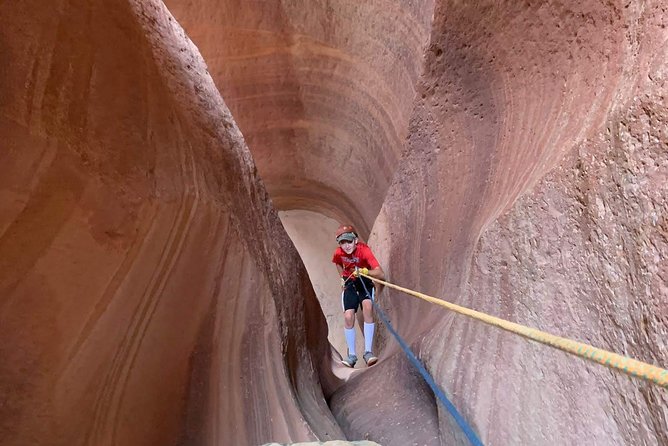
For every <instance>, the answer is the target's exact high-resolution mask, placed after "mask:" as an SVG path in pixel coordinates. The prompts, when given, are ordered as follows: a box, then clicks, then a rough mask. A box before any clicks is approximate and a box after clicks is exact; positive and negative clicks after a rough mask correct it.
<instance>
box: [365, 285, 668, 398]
mask: <svg viewBox="0 0 668 446" xmlns="http://www.w3.org/2000/svg"><path fill="white" fill-rule="evenodd" d="M360 275H362V276H364V277H366V278H368V279H371V280H373V281H374V282H378V283H380V284H383V285H385V286H387V287H389V288H393V289H395V290H399V291H402V292H404V293H406V294H409V295H411V296H415V297H418V298H420V299H423V300H426V301H427V302H431V303H433V304H436V305H440V306H442V307H445V308H447V309H449V310H452V311H456V312H457V313H460V314H464V315H466V316H470V317H472V318H474V319H478V320H480V321H483V322H485V323H487V324H490V325H495V326H497V327H500V328H503V329H504V330H507V331H510V332H513V333H516V334H519V335H521V336H524V337H525V338H529V339H532V340H534V341H538V342H541V343H543V344H547V345H551V346H552V347H556V348H558V349H561V350H563V351H565V352H568V353H571V354H574V355H577V356H580V357H581V358H585V359H589V360H591V361H595V362H598V363H599V364H603V365H605V366H608V367H610V368H613V369H617V370H619V371H622V372H624V373H626V374H627V375H631V376H636V377H638V378H642V379H644V380H647V381H650V382H653V383H655V384H658V385H660V386H661V387H664V388H668V370H665V369H662V368H660V367H656V366H653V365H650V364H647V363H645V362H641V361H636V360H635V359H632V358H628V357H626V356H621V355H618V354H616V353H612V352H609V351H606V350H602V349H600V348H596V347H592V346H591V345H587V344H583V343H581V342H577V341H573V340H570V339H566V338H561V337H559V336H554V335H551V334H549V333H545V332H544V331H540V330H536V329H535V328H530V327H526V326H524V325H520V324H516V323H514V322H509V321H506V320H504V319H499V318H498V317H494V316H490V315H488V314H485V313H481V312H479V311H475V310H471V309H469V308H466V307H461V306H459V305H455V304H453V303H450V302H447V301H444V300H440V299H437V298H435V297H432V296H427V295H426V294H422V293H418V292H417V291H413V290H409V289H408V288H403V287H400V286H398V285H394V284H392V283H389V282H385V281H384V280H380V279H376V278H374V277H371V276H368V275H366V274H360Z"/></svg>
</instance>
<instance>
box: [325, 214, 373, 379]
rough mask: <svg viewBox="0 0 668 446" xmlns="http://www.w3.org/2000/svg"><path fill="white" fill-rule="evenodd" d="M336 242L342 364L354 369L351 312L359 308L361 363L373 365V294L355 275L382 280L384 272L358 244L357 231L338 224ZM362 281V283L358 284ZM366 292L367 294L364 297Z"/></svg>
mask: <svg viewBox="0 0 668 446" xmlns="http://www.w3.org/2000/svg"><path fill="white" fill-rule="evenodd" d="M336 242H337V243H338V244H339V247H338V248H336V251H334V256H333V257H332V262H333V263H334V264H336V268H337V269H338V270H339V276H340V277H341V287H342V289H343V292H342V293H341V300H342V304H343V318H344V323H345V326H344V332H345V335H346V343H347V344H348V357H347V358H346V359H344V360H343V361H342V363H343V365H345V366H347V367H351V368H352V367H355V363H356V362H357V354H356V352H355V313H357V309H358V308H359V306H360V305H361V306H362V314H363V315H364V356H363V358H364V361H365V362H366V364H367V365H368V366H372V365H374V364H375V363H376V362H377V361H378V358H377V357H376V355H374V354H373V352H372V351H371V347H372V345H373V334H374V330H375V326H376V324H374V322H373V304H372V303H371V298H370V296H369V294H370V295H371V296H373V295H374V294H373V293H374V292H375V287H374V284H373V281H372V280H371V279H368V278H366V277H361V276H359V275H358V274H357V272H358V271H359V272H361V273H362V274H366V275H368V276H371V277H374V278H376V279H380V280H385V273H384V272H383V269H382V268H381V267H380V264H379V263H378V260H376V257H375V256H374V255H373V252H371V248H369V245H367V244H366V243H363V242H361V241H359V238H358V237H357V231H355V228H353V227H352V226H351V225H341V226H339V229H338V230H337V231H336ZM362 282H364V284H362ZM365 286H366V290H368V292H369V294H367V292H366V290H365V289H364V287H365Z"/></svg>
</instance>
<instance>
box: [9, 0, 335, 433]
mask: <svg viewBox="0 0 668 446" xmlns="http://www.w3.org/2000/svg"><path fill="white" fill-rule="evenodd" d="M0 54H1V55H2V57H1V59H2V61H3V67H2V70H1V71H0V75H1V80H0V98H1V99H0V134H1V135H2V138H1V139H2V151H1V153H0V156H1V157H2V159H1V161H0V198H1V200H0V204H1V208H0V271H1V273H0V357H2V361H1V362H0V401H2V404H1V405H0V443H2V444H6V445H23V444H49V445H56V444H58V445H73V444H91V445H92V444H95V445H105V444H124V445H134V444H136V445H148V444H174V443H180V444H223V443H225V444H231V443H233V444H258V443H262V442H266V441H271V440H278V441H295V440H308V439H313V438H315V437H316V436H318V437H320V438H331V437H341V434H340V433H339V431H338V428H337V427H336V425H335V424H334V422H333V418H332V417H331V415H330V414H329V412H328V410H327V408H326V405H325V403H324V399H323V395H322V392H321V388H320V382H319V378H318V375H317V373H316V372H315V370H314V366H313V363H312V360H311V355H312V354H313V355H315V356H316V358H317V359H316V360H317V362H318V363H324V364H327V358H326V357H325V353H326V352H328V349H327V348H326V346H325V345H320V344H317V343H315V342H313V341H311V340H307V339H306V338H305V330H309V331H310V333H311V334H312V336H313V337H314V338H315V339H317V338H318V337H322V338H326V332H325V329H326V326H325V321H324V318H323V317H322V314H321V313H320V310H319V307H317V305H316V303H315V299H314V296H313V291H312V288H311V287H310V283H309V281H308V278H307V277H306V274H305V271H304V268H303V266H302V265H301V262H299V261H298V256H297V253H296V251H295V250H294V248H293V246H292V244H291V243H290V241H289V239H288V238H287V236H286V234H285V233H284V231H283V230H282V226H281V224H280V221H279V220H278V217H277V215H276V212H275V211H274V210H273V208H272V207H271V206H270V204H269V200H268V196H267V195H266V192H265V190H264V187H263V185H262V183H261V181H260V180H259V178H258V177H257V174H256V171H255V169H254V165H253V162H252V159H251V157H250V154H249V152H248V150H247V148H246V146H245V143H244V140H243V138H242V136H241V134H240V132H239V130H238V129H237V127H236V125H235V123H234V121H233V120H232V118H231V115H230V113H229V111H228V110H227V108H226V106H225V104H224V103H223V102H222V100H221V98H220V96H219V94H218V92H217V90H216V88H215V87H214V85H213V82H212V80H211V78H210V77H209V76H208V74H207V72H206V69H205V66H204V64H203V61H202V60H201V58H200V57H199V54H198V52H197V50H196V48H195V47H194V46H193V45H192V43H191V42H190V41H189V40H188V39H187V38H186V37H185V35H184V33H183V31H182V30H181V29H180V27H179V26H178V25H176V21H175V20H174V19H173V18H172V17H171V16H169V14H168V13H167V11H166V9H165V8H164V6H163V5H162V4H161V3H159V2H156V1H145V2H135V1H120V0H118V1H112V2H101V1H92V2H91V1H75V0H71V1H65V0H62V1H58V2H54V3H53V4H52V5H50V6H49V7H48V8H46V7H45V4H44V2H40V1H23V2H18V3H17V2H10V3H7V2H4V3H2V4H0ZM277 253H280V256H278V255H277ZM296 296H299V298H298V299H296V298H295V297H296ZM324 378H325V379H327V377H324Z"/></svg>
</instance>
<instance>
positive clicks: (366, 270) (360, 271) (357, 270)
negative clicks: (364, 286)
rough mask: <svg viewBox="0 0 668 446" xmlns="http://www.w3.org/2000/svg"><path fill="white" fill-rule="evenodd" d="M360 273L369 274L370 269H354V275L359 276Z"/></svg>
mask: <svg viewBox="0 0 668 446" xmlns="http://www.w3.org/2000/svg"><path fill="white" fill-rule="evenodd" d="M360 274H364V275H368V274H369V269H368V268H358V269H355V271H353V275H354V276H355V277H358V276H359V275H360Z"/></svg>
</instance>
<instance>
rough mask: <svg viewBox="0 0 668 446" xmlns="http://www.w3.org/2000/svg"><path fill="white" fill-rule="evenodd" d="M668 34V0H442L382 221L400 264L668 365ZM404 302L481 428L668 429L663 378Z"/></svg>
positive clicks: (466, 297) (489, 307)
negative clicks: (654, 380) (621, 371)
mask: <svg viewBox="0 0 668 446" xmlns="http://www.w3.org/2000/svg"><path fill="white" fill-rule="evenodd" d="M666 38H667V33H666V14H665V10H664V7H663V6H662V4H661V2H642V3H630V4H627V5H622V4H620V3H615V4H607V5H602V4H596V3H585V4H579V3H576V2H569V3H563V2H561V3H556V2H555V3H551V2H541V3H535V4H533V3H532V4H527V3H517V2H507V3H501V4H499V3H492V2H484V1H483V2H475V3H466V4H463V3H459V2H447V1H444V2H440V3H438V4H437V7H436V13H435V20H434V27H433V30H432V39H431V48H430V54H428V58H427V64H426V68H425V74H424V77H423V80H422V86H421V87H420V89H419V91H421V92H422V93H421V95H422V100H418V102H417V105H416V109H415V114H414V116H413V118H412V121H411V130H410V137H409V144H408V150H407V152H406V154H405V157H404V161H405V163H404V162H402V164H401V165H402V167H403V170H402V171H399V172H398V173H397V174H396V176H395V180H394V182H393V184H392V186H391V187H390V191H389V192H388V197H387V199H386V201H385V204H384V206H383V209H382V211H381V214H380V217H379V219H378V220H377V222H376V226H375V227H374V233H375V237H372V242H375V243H376V244H377V245H379V246H382V247H383V248H382V250H383V253H382V257H383V259H384V260H385V261H386V262H387V263H389V264H390V265H391V266H390V267H389V270H390V271H391V277H392V279H393V280H394V281H395V282H397V283H399V284H403V285H406V286H409V287H412V288H416V289H419V290H421V291H423V292H426V293H429V294H432V295H438V296H443V297H444V298H446V299H449V300H452V301H456V302H458V303H460V304H463V305H466V306H469V307H473V308H475V309H479V310H481V311H486V312H489V313H491V314H494V315H498V316H501V317H504V318H507V319H510V320H513V321H516V322H519V323H524V324H527V325H530V326H536V327H538V328H543V329H546V330H547V331H551V332H553V333H556V334H560V335H564V336H567V337H572V338H575V339H581V340H583V341H585V342H591V343H593V344H594V345H597V346H601V347H603V348H607V349H611V350H613V351H617V352H620V353H622V354H628V355H630V356H634V357H637V358H639V359H641V360H645V361H648V362H651V363H655V364H659V365H664V366H665V364H666V363H668V361H667V360H668V358H667V357H666V348H665V340H664V337H665V336H664V333H665V332H666V330H667V327H666V317H665V311H664V308H665V306H666V303H667V302H668V295H667V292H666V261H665V255H666V233H665V228H664V226H665V216H666V214H667V210H668V209H667V208H666V181H665V179H666V172H667V171H666V167H667V166H666V163H665V159H666V153H667V149H666V136H665V129H666V108H665V97H666V93H667V92H668V90H667V85H666V82H665V76H666V63H665V60H666V53H665V51H666V50H665V48H666V46H665V42H666ZM565 154H567V157H566V158H565V159H564V160H563V161H562V160H561V158H562V157H563V156H564V155H565ZM546 172H550V174H549V176H548V177H546V178H544V179H542V180H540V179H541V177H543V176H544V175H545V174H546ZM520 195H524V198H522V199H521V200H520V201H519V202H517V203H516V204H513V202H514V200H516V199H517V197H518V196H520ZM499 216H501V218H499ZM497 219H498V221H497ZM481 235H482V238H480V236H481ZM406 259H409V260H406ZM389 300H390V302H389V303H387V304H386V305H387V306H388V309H389V310H390V313H391V314H392V315H393V316H394V322H395V323H396V325H398V326H399V329H400V331H402V332H404V333H413V336H412V337H410V338H411V339H413V340H414V341H415V347H416V349H418V350H419V351H420V352H421V353H422V358H423V359H425V360H426V362H427V364H428V367H429V368H430V370H432V371H433V372H434V373H435V375H436V376H438V377H439V378H438V379H439V381H440V383H441V384H442V386H443V388H445V389H446V390H448V391H449V392H450V394H451V395H452V396H453V401H454V402H455V404H456V405H457V406H458V407H459V408H460V409H461V410H462V411H463V413H464V415H465V416H466V417H467V418H468V419H469V420H470V422H471V423H472V424H473V425H474V426H475V428H476V429H477V430H478V432H480V434H481V437H482V439H483V441H484V442H485V444H499V445H500V444H554V443H559V444H581V443H582V438H585V437H586V438H587V443H588V444H611V443H614V444H663V443H665V442H666V439H665V432H666V431H667V429H666V427H667V426H666V412H665V408H664V407H665V395H664V393H662V392H663V391H662V390H659V389H657V388H656V387H654V386H652V385H649V384H646V383H643V382H640V381H638V380H633V379H630V378H627V377H625V376H620V375H618V374H617V373H612V372H610V371H608V370H606V369H604V368H601V367H600V366H595V365H591V364H588V363H586V362H584V361H582V360H580V359H575V358H571V357H568V356H566V355H565V354H563V353H560V352H557V351H553V350H551V349H550V348H548V347H543V346H537V345H534V344H531V343H529V342H528V341H526V340H523V339H522V338H518V337H516V336H514V335H510V334H506V333H504V332H500V331H499V330H498V329H494V328H487V327H485V326H484V325H483V324H481V323H479V322H474V321H469V320H467V319H465V318H463V317H461V316H453V315H448V314H446V313H445V312H444V311H443V312H439V311H434V310H433V309H432V308H429V306H428V304H424V303H420V302H415V301H414V300H412V299H411V298H409V297H406V296H400V295H398V294H396V293H390V299H389ZM421 332H422V334H420V333H421ZM388 350H391V351H394V350H395V347H393V344H392V343H388ZM360 385H362V384H360ZM354 417H355V414H354V413H353V414H352V415H351V416H350V417H349V418H350V419H354ZM439 419H440V420H441V422H440V426H441V427H442V429H443V430H442V433H443V436H442V438H443V440H444V441H448V439H450V440H452V441H458V440H457V437H456V435H453V434H451V433H450V432H449V429H448V425H449V423H450V422H449V416H448V415H447V414H444V413H443V412H441V414H440V416H439ZM453 429H456V428H453ZM459 440H461V437H460V438H459Z"/></svg>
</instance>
